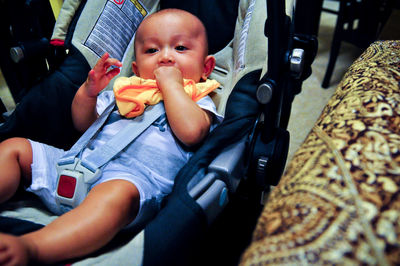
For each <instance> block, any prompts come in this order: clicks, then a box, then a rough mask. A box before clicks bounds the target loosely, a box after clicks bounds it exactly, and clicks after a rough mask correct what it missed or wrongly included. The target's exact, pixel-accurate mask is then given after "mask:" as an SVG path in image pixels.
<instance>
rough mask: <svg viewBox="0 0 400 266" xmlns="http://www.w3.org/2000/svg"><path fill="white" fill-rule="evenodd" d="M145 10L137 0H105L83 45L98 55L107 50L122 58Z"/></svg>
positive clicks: (112, 55)
mask: <svg viewBox="0 0 400 266" xmlns="http://www.w3.org/2000/svg"><path fill="white" fill-rule="evenodd" d="M146 15H147V11H146V10H145V8H144V7H143V5H142V4H141V3H140V2H139V0H110V1H107V3H106V5H105V6H104V9H103V11H102V12H101V14H100V16H99V18H98V20H97V22H96V24H95V26H94V27H93V29H92V31H91V33H90V34H89V36H88V38H87V39H86V41H85V43H84V45H85V46H86V47H88V48H89V49H91V50H92V51H93V52H94V53H95V54H97V55H98V56H99V57H100V56H102V55H103V54H104V53H105V52H108V53H109V54H110V56H111V57H113V58H117V59H118V60H122V58H123V56H124V53H125V51H126V48H127V47H128V45H129V43H130V42H131V40H132V38H133V36H134V34H135V32H136V29H137V27H138V26H139V24H140V22H142V20H143V18H144V17H145V16H146Z"/></svg>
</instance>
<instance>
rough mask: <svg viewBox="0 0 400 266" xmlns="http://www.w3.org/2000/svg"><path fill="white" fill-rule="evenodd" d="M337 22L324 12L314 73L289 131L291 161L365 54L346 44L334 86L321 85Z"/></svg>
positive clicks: (295, 106)
mask: <svg viewBox="0 0 400 266" xmlns="http://www.w3.org/2000/svg"><path fill="white" fill-rule="evenodd" d="M324 6H326V7H329V8H330V9H336V10H337V9H338V3H337V2H335V1H325V3H324ZM335 24H336V15H334V14H329V13H326V12H322V14H321V22H320V28H319V34H318V53H317V56H316V58H315V61H314V63H313V64H312V71H313V72H312V75H311V76H310V77H309V78H308V79H307V80H306V81H305V82H304V83H303V88H302V92H301V93H300V94H298V95H297V96H296V98H295V100H294V102H293V106H292V112H291V117H290V120H289V126H288V130H289V132H290V138H291V139H290V146H289V156H288V161H289V160H290V159H291V158H292V156H293V154H294V152H295V151H296V150H297V149H298V148H299V146H300V145H301V143H302V142H303V141H304V139H305V138H306V136H307V135H308V133H309V132H310V130H311V128H312V127H313V126H314V123H315V121H316V120H317V119H318V117H319V115H320V114H321V111H322V109H323V108H324V106H325V105H326V103H327V102H328V100H329V98H330V97H331V96H332V94H333V93H334V91H335V88H336V86H337V85H338V84H339V82H340V80H341V79H342V77H343V75H344V73H345V72H346V70H347V68H348V67H349V66H350V65H351V64H352V62H353V61H354V60H355V59H356V58H357V57H358V56H359V55H360V54H361V52H362V51H361V50H360V49H358V48H356V47H354V46H353V45H350V44H347V43H342V46H341V50H340V54H339V57H338V60H337V61H336V65H335V69H334V72H333V74H332V78H331V83H330V87H329V88H327V89H324V88H322V87H321V84H322V80H323V78H324V75H325V71H326V66H327V65H328V59H329V52H330V48H331V41H332V37H333V31H334V27H335Z"/></svg>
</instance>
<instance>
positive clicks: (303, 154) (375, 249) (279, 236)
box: [241, 41, 400, 265]
mask: <svg viewBox="0 0 400 266" xmlns="http://www.w3.org/2000/svg"><path fill="white" fill-rule="evenodd" d="M399 82H400V41H385V42H375V43H374V44H372V45H371V46H370V47H369V48H368V49H367V50H366V51H365V52H364V53H363V54H362V55H361V56H360V57H359V58H358V59H357V60H356V61H355V62H354V63H353V65H352V66H351V67H350V68H349V70H348V71H347V73H346V74H345V76H344V78H343V80H342V82H341V83H340V84H339V87H338V88H337V91H336V93H335V94H334V95H333V96H332V98H331V99H330V101H329V103H328V104H327V106H326V107H325V109H324V110H323V112H322V114H321V116H320V118H319V119H318V121H317V122H316V125H315V127H314V128H313V130H312V131H311V132H310V134H309V135H308V137H307V138H306V140H305V142H304V143H303V145H302V146H301V147H300V149H299V150H298V151H297V152H296V154H295V155H294V158H293V160H292V161H291V162H290V163H289V165H288V167H287V169H286V172H285V174H284V176H283V177H282V179H281V182H280V183H279V184H278V186H277V187H276V188H274V189H273V190H272V192H271V195H270V197H269V200H268V202H267V204H266V206H265V209H264V210H263V212H262V214H261V216H260V218H259V221H258V224H257V226H256V229H255V232H254V235H253V241H252V243H251V245H250V246H249V247H248V249H247V250H246V251H245V253H244V254H243V255H242V260H241V265H254V264H268V265H269V264H272V265H273V264H293V265H301V264H307V265H308V264H319V265H321V264H328V265H331V264H341V265H342V264H345V265H359V264H372V265H374V264H379V265H395V264H400V191H399V187H400V88H399V87H400V83H399ZM316 89H317V88H316Z"/></svg>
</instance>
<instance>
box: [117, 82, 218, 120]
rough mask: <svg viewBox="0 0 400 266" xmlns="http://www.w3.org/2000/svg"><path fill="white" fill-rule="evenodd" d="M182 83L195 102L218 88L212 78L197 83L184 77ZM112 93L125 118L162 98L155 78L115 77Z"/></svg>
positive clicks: (133, 115)
mask: <svg viewBox="0 0 400 266" xmlns="http://www.w3.org/2000/svg"><path fill="white" fill-rule="evenodd" d="M183 85H184V89H185V92H186V93H187V94H188V95H189V96H190V97H191V98H192V100H193V101H195V102H197V101H198V100H200V99H201V98H203V97H204V96H206V95H207V94H209V93H210V92H212V91H213V90H215V89H216V88H218V87H219V85H220V84H219V83H218V82H217V81H216V80H212V79H208V80H206V81H205V82H199V83H197V84H196V83H195V82H194V81H193V80H191V79H185V80H184V81H183ZM114 95H115V101H116V103H117V106H118V111H119V113H120V114H121V115H122V116H125V117H126V118H132V117H136V116H139V115H141V114H142V113H143V112H144V108H145V106H146V105H154V104H157V103H159V102H160V101H162V100H163V97H162V94H161V91H160V90H159V89H158V87H157V83H156V81H155V80H152V79H142V78H139V77H136V76H132V77H119V78H118V79H116V80H115V83H114Z"/></svg>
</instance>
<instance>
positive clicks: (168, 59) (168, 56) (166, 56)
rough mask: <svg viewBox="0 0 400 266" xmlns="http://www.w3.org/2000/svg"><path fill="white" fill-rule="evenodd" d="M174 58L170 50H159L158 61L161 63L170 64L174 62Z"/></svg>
mask: <svg viewBox="0 0 400 266" xmlns="http://www.w3.org/2000/svg"><path fill="white" fill-rule="evenodd" d="M174 62H175V59H174V57H173V55H172V53H171V51H170V49H164V50H163V51H162V52H161V57H160V63H163V64H171V63H174Z"/></svg>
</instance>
